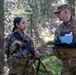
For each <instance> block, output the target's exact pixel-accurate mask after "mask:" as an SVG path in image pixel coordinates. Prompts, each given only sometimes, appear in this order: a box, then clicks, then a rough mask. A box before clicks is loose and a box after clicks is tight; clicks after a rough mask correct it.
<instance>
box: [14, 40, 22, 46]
mask: <svg viewBox="0 0 76 75" xmlns="http://www.w3.org/2000/svg"><path fill="white" fill-rule="evenodd" d="M14 42H15V43H16V44H18V45H19V46H20V47H22V46H23V42H21V41H19V40H16V41H14Z"/></svg>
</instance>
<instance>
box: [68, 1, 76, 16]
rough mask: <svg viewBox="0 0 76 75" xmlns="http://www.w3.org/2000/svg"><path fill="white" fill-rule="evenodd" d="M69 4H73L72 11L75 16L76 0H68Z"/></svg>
mask: <svg viewBox="0 0 76 75" xmlns="http://www.w3.org/2000/svg"><path fill="white" fill-rule="evenodd" d="M68 3H69V5H70V6H71V13H72V15H73V16H75V0H68Z"/></svg>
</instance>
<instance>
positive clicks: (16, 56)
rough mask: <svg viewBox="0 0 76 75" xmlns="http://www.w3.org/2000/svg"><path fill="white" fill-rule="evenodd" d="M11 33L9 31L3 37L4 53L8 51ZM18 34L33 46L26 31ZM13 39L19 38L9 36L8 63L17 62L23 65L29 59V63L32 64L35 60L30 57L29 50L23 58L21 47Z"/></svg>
mask: <svg viewBox="0 0 76 75" xmlns="http://www.w3.org/2000/svg"><path fill="white" fill-rule="evenodd" d="M12 35H13V32H11V33H10V34H9V35H7V36H6V38H5V41H4V50H5V52H6V54H7V52H8V43H9V42H10V41H9V39H10V37H11V36H12ZM20 35H21V36H22V37H23V39H24V40H27V41H28V42H29V44H30V45H31V46H32V47H34V44H33V40H32V38H31V36H29V35H28V34H26V33H23V34H20ZM15 40H19V39H18V38H16V37H14V36H13V37H12V38H11V45H10V48H9V58H8V61H9V63H10V62H11V63H12V62H14V63H16V62H18V63H17V64H20V65H24V64H25V63H27V61H30V60H31V61H30V62H29V63H31V65H32V64H33V63H34V62H35V60H34V59H33V58H31V57H32V55H31V53H30V52H29V53H28V54H26V56H25V58H23V56H22V55H21V51H22V48H21V47H20V46H18V45H17V44H15V43H14V41H15ZM20 60H21V61H20ZM12 64H13V63H12ZM15 65H16V64H15Z"/></svg>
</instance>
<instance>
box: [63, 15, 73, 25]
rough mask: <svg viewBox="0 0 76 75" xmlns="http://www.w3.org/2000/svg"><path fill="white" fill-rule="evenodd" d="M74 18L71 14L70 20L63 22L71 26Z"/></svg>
mask: <svg viewBox="0 0 76 75" xmlns="http://www.w3.org/2000/svg"><path fill="white" fill-rule="evenodd" d="M73 20H74V17H73V16H71V18H70V20H69V22H63V24H64V26H70V25H71V24H72V21H73Z"/></svg>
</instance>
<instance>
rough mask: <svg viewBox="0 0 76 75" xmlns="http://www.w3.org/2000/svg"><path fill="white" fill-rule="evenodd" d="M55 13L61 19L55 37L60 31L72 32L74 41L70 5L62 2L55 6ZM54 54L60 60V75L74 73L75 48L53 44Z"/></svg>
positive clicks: (75, 25) (74, 21)
mask: <svg viewBox="0 0 76 75" xmlns="http://www.w3.org/2000/svg"><path fill="white" fill-rule="evenodd" d="M55 14H56V15H57V17H58V18H59V20H60V21H63V22H62V23H61V24H60V25H59V26H58V27H57V29H56V31H55V39H54V40H56V39H59V37H60V33H61V32H68V31H69V32H72V33H73V40H74V41H76V19H75V18H74V17H73V16H72V15H71V11H70V6H69V5H68V4H63V5H60V6H58V7H57V9H56V11H55ZM53 52H54V54H55V55H56V57H57V58H58V59H60V60H61V62H62V71H61V75H76V48H66V47H64V46H63V47H60V46H54V49H53Z"/></svg>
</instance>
